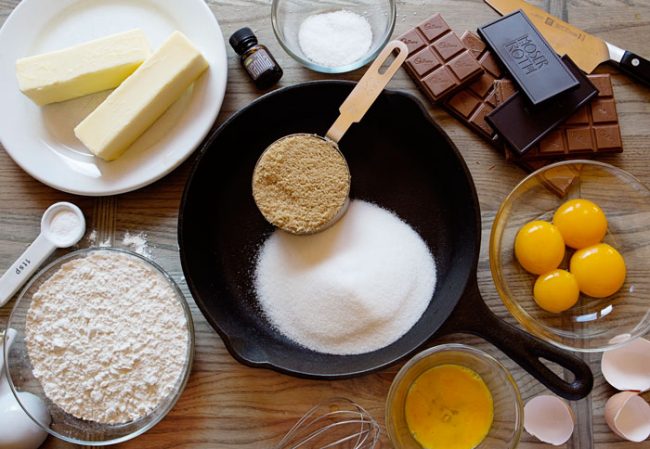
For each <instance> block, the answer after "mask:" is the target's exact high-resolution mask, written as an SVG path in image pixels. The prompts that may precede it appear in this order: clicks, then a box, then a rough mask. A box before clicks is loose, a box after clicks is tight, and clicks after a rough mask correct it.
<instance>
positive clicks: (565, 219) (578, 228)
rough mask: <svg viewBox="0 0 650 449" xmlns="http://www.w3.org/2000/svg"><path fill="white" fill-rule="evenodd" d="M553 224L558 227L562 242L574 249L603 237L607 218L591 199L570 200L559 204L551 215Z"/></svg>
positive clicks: (589, 244) (598, 240)
mask: <svg viewBox="0 0 650 449" xmlns="http://www.w3.org/2000/svg"><path fill="white" fill-rule="evenodd" d="M553 224H554V225H555V226H557V227H558V229H559V230H560V233H561V234H562V237H563V238H564V242H565V243H566V244H567V246H570V247H571V248H574V249H582V248H586V247H587V246H591V245H595V244H596V243H600V241H601V240H602V239H603V237H605V233H606V232H607V218H605V213H604V212H603V210H602V209H601V208H600V207H598V205H597V204H596V203H594V202H592V201H589V200H584V199H576V200H570V201H567V202H566V203H564V204H563V205H561V206H560V207H559V208H558V209H557V210H556V211H555V214H554V215H553Z"/></svg>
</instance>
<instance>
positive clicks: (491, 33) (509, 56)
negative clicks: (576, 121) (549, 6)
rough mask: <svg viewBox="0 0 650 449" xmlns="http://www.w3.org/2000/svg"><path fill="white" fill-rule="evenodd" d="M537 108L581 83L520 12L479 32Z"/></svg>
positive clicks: (484, 27) (481, 28) (505, 17)
mask: <svg viewBox="0 0 650 449" xmlns="http://www.w3.org/2000/svg"><path fill="white" fill-rule="evenodd" d="M478 32H479V35H480V36H481V37H482V38H483V40H484V41H485V43H487V45H488V46H489V47H490V48H491V49H492V51H493V52H494V54H495V56H496V57H497V58H498V59H499V60H500V61H501V62H502V63H503V65H504V66H505V67H506V70H507V71H508V72H509V74H510V75H511V76H512V78H513V79H514V80H515V82H516V83H517V85H518V86H519V87H520V88H521V90H522V91H523V93H524V94H525V96H526V97H527V98H528V100H529V101H530V103H532V104H533V105H539V104H541V103H543V102H545V101H547V100H549V99H551V98H553V97H555V96H556V95H558V94H561V93H563V92H567V91H569V90H571V89H574V88H577V87H578V85H579V81H578V79H577V77H576V76H575V74H574V73H573V71H572V70H570V69H569V68H568V67H567V66H566V64H564V63H563V62H562V60H561V59H560V58H559V56H558V55H557V54H556V53H555V51H553V49H552V48H551V46H550V45H549V44H548V43H547V42H546V40H545V39H544V37H542V35H541V34H540V33H539V31H538V30H537V28H535V26H534V25H533V24H532V23H531V21H530V20H529V19H528V17H527V16H526V14H525V13H524V12H523V11H521V10H519V11H515V12H513V13H512V14H509V15H507V16H504V17H502V18H500V19H498V20H495V21H494V22H492V23H490V24H488V25H485V26H482V27H480V28H479V29H478Z"/></svg>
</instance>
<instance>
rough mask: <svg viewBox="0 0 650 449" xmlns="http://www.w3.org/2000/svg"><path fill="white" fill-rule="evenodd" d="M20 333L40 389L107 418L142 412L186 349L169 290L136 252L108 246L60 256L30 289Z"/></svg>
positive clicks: (81, 411)
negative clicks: (72, 256)
mask: <svg viewBox="0 0 650 449" xmlns="http://www.w3.org/2000/svg"><path fill="white" fill-rule="evenodd" d="M25 334H26V343H27V351H28V354H29V359H30V361H31V364H32V366H33V374H34V376H35V377H36V378H37V379H38V380H39V381H40V383H41V386H42V387H43V391H44V392H45V395H46V396H47V397H48V398H49V399H50V400H52V401H53V402H54V403H55V404H56V405H58V406H59V407H61V408H62V409H63V410H65V411H66V412H67V413H69V414H71V415H73V416H76V417H77V418H80V419H85V420H89V421H95V422H99V423H106V424H119V423H125V422H128V421H132V420H135V419H138V418H140V417H143V416H145V415H147V414H149V413H150V412H151V411H152V410H153V409H154V408H156V407H157V406H158V405H159V404H160V402H161V401H162V400H163V399H164V398H166V397H167V396H168V395H169V394H170V393H171V392H173V390H174V388H176V385H177V383H178V381H179V379H180V376H181V374H182V373H183V371H184V367H185V364H186V363H187V359H188V355H189V354H188V344H189V342H188V338H189V335H188V323H187V320H186V317H185V313H184V310H183V307H182V305H181V304H180V302H179V301H178V298H177V297H176V291H175V290H174V289H173V288H172V286H171V285H170V284H169V283H168V281H167V280H166V279H165V278H164V277H163V276H162V275H161V274H160V273H159V272H158V271H156V270H155V269H154V268H152V267H150V266H149V265H147V264H146V263H145V262H143V261H142V260H140V259H139V258H136V257H135V256H131V255H128V254H122V253H117V252H114V251H105V250H97V251H95V252H93V253H91V254H89V255H88V256H86V257H81V258H79V259H75V260H71V261H70V262H67V263H65V264H63V265H62V266H61V268H60V269H59V270H58V271H56V272H55V273H54V274H53V275H52V276H51V277H50V278H48V279H47V280H46V281H45V282H44V283H43V284H42V285H41V286H40V287H39V289H38V291H37V292H36V293H35V294H34V296H33V298H32V302H31V304H30V308H29V311H28V312H27V319H26V329H25Z"/></svg>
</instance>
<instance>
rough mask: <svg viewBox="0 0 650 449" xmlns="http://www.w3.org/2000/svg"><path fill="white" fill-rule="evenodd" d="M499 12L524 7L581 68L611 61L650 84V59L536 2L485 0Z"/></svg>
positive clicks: (549, 38)
mask: <svg viewBox="0 0 650 449" xmlns="http://www.w3.org/2000/svg"><path fill="white" fill-rule="evenodd" d="M484 1H485V3H487V4H488V5H490V6H491V7H492V8H494V9H495V10H496V11H497V12H498V13H500V14H502V15H503V14H509V13H511V12H513V11H516V10H518V9H521V10H523V11H524V12H525V13H526V15H527V16H528V18H529V19H530V20H531V21H532V22H533V24H534V25H535V26H536V27H537V29H538V30H539V31H540V33H542V35H543V36H544V38H545V39H546V40H547V41H548V43H549V44H551V47H553V49H554V50H555V51H556V52H557V53H558V54H559V55H560V56H563V55H568V56H569V57H570V58H571V59H572V60H573V62H575V64H576V65H577V66H578V67H580V69H581V70H582V71H584V72H586V73H591V72H593V71H594V69H595V68H596V67H597V66H598V65H599V64H601V63H603V62H606V61H611V62H614V63H616V64H617V65H618V66H619V67H620V69H621V70H623V71H624V72H626V73H627V74H628V75H630V76H633V77H634V78H636V79H637V80H639V81H641V82H642V83H644V84H646V85H649V86H650V61H648V60H646V59H644V58H642V57H641V56H638V55H636V54H634V53H632V52H631V51H627V50H624V49H622V48H619V47H617V46H615V45H613V44H610V43H609V42H606V41H605V40H603V39H601V38H599V37H597V36H593V35H591V34H589V33H586V32H585V31H583V30H581V29H580V28H578V27H575V26H573V25H571V24H570V23H567V22H565V21H563V20H561V19H558V18H557V17H555V16H553V15H551V14H549V13H547V12H546V11H544V10H543V9H541V8H538V7H536V6H533V5H531V4H529V3H527V2H525V1H524V0H484Z"/></svg>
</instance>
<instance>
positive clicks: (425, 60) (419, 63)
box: [406, 47, 441, 76]
mask: <svg viewBox="0 0 650 449" xmlns="http://www.w3.org/2000/svg"><path fill="white" fill-rule="evenodd" d="M406 64H408V66H409V67H411V69H413V71H414V72H415V73H417V74H418V76H424V75H426V74H427V73H429V72H430V71H432V70H433V69H435V68H436V67H438V66H440V64H441V63H440V60H439V59H438V56H436V54H435V53H434V52H433V51H431V49H430V48H428V47H426V48H424V50H422V51H419V52H417V53H416V54H414V55H413V56H411V57H410V58H408V59H407V60H406Z"/></svg>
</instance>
